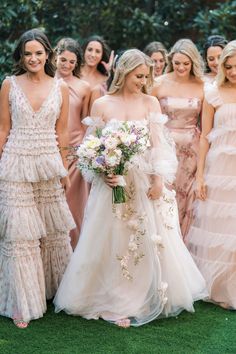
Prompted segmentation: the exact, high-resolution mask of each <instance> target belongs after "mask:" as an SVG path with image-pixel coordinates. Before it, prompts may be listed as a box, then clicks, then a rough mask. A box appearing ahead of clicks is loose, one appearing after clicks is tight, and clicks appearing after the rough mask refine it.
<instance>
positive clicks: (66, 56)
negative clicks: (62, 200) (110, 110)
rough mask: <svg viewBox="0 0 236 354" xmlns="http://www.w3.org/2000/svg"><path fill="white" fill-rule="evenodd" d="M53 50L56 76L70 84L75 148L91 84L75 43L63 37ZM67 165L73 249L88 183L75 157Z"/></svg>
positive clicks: (70, 125)
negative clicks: (84, 77) (82, 72)
mask: <svg viewBox="0 0 236 354" xmlns="http://www.w3.org/2000/svg"><path fill="white" fill-rule="evenodd" d="M55 53H56V66H57V71H56V75H57V77H58V78H63V80H64V81H65V82H66V83H67V85H68V87H69V120H68V132H69V146H70V147H75V146H78V145H79V144H80V143H81V141H82V139H83V136H84V133H85V127H84V126H83V124H82V123H81V120H82V119H83V118H84V117H86V116H87V114H88V104H89V98H90V87H89V84H88V83H87V82H86V81H84V80H81V79H80V67H81V61H82V55H81V48H80V46H79V44H78V42H76V41H75V40H73V39H72V38H63V39H61V40H60V41H59V42H58V44H57V46H56V49H55ZM68 168H69V177H70V183H71V186H70V188H68V189H67V191H66V197H67V202H68V204H69V207H70V210H71V212H72V215H73V217H74V220H75V223H76V228H75V229H73V230H72V231H71V232H70V236H71V245H72V248H73V249H74V248H75V246H76V244H77V242H78V238H79V234H80V229H81V224H82V220H83V215H84V208H85V204H86V201H87V198H88V194H89V186H88V183H87V182H85V180H84V179H83V177H82V175H81V173H80V172H79V169H78V168H77V167H76V161H75V160H72V161H71V162H70V163H69V167H68Z"/></svg>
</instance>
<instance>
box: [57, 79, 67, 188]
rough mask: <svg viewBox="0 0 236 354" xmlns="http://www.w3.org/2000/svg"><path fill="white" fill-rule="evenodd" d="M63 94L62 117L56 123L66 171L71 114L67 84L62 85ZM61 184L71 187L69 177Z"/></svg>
mask: <svg viewBox="0 0 236 354" xmlns="http://www.w3.org/2000/svg"><path fill="white" fill-rule="evenodd" d="M61 94H62V104H61V112H60V116H59V118H58V120H57V123H56V133H57V140H58V144H59V149H60V153H61V157H62V161H63V165H64V167H65V168H66V169H68V161H67V155H68V150H67V148H68V144H69V138H68V131H67V121H68V113H69V89H68V87H67V85H66V84H65V83H62V84H61ZM61 183H62V185H63V187H64V188H68V187H69V179H68V177H65V178H62V179H61Z"/></svg>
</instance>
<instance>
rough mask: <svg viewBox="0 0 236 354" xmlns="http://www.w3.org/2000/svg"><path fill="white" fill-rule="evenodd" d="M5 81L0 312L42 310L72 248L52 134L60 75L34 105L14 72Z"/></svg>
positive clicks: (35, 313) (20, 314)
mask: <svg viewBox="0 0 236 354" xmlns="http://www.w3.org/2000/svg"><path fill="white" fill-rule="evenodd" d="M8 80H9V81H10V92H9V105H10V114H11V130H10V132H9V136H8V138H7V141H6V144H5V145H4V147H3V153H2V156H1V159H0V289H1V290H0V294H1V295H0V298H1V301H0V315H2V316H7V317H10V318H18V319H22V320H24V321H26V322H28V321H30V320H32V319H36V318H39V317H42V316H43V313H44V312H45V311H46V298H47V299H51V298H53V297H54V295H55V293H56V290H57V288H58V286H59V283H60V281H61V278H62V275H63V273H64V270H65V268H66V266H67V263H68V262H69V259H70V256H71V253H72V250H71V246H70V238H69V231H70V230H71V229H73V227H74V226H75V225H74V221H73V218H72V215H71V213H70V211H69V208H68V205H67V203H66V198H65V193H64V189H63V188H62V185H61V183H60V179H61V178H63V177H65V176H66V175H67V171H66V169H65V168H64V166H63V163H62V159H61V155H60V152H59V148H58V141H57V138H56V129H55V127H56V122H57V119H58V118H59V116H60V107H61V103H62V97H61V89H60V85H61V80H57V79H54V81H53V84H52V88H51V91H50V93H49V94H48V96H47V98H46V99H45V100H44V102H43V104H42V105H41V107H40V109H39V110H38V111H34V110H33V108H32V106H31V104H30V102H29V100H28V98H27V96H26V95H25V93H24V91H23V90H22V88H21V86H20V84H19V83H18V80H17V77H16V76H11V77H10V78H8Z"/></svg>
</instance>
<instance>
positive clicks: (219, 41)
mask: <svg viewBox="0 0 236 354" xmlns="http://www.w3.org/2000/svg"><path fill="white" fill-rule="evenodd" d="M227 43H228V41H227V39H225V37H223V36H220V35H213V36H209V37H208V38H207V40H206V42H205V44H204V46H203V49H204V51H203V59H204V61H205V65H206V71H207V72H210V68H209V66H208V63H207V51H208V49H209V48H210V47H220V48H222V49H224V47H225V46H226V44H227Z"/></svg>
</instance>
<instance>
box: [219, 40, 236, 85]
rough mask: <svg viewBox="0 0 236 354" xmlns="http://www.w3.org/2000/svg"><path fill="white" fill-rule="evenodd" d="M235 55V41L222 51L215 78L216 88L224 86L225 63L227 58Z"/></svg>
mask: <svg viewBox="0 0 236 354" xmlns="http://www.w3.org/2000/svg"><path fill="white" fill-rule="evenodd" d="M235 55H236V40H234V41H231V42H229V43H228V44H227V45H226V47H225V48H224V49H223V52H222V54H221V57H220V62H219V67H218V74H217V76H216V82H217V85H218V86H222V85H224V84H225V83H226V82H227V81H228V79H227V77H226V75H225V63H226V61H227V59H228V58H231V57H233V56H235Z"/></svg>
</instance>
